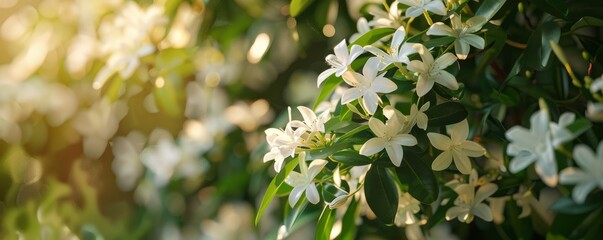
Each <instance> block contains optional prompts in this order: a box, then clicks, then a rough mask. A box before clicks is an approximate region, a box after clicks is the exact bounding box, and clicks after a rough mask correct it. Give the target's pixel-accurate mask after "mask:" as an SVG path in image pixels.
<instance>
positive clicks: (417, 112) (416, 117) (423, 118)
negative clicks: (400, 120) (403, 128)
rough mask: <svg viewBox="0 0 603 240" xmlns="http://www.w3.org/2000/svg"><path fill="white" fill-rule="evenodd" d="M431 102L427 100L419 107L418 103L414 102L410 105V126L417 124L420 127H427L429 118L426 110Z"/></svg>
mask: <svg viewBox="0 0 603 240" xmlns="http://www.w3.org/2000/svg"><path fill="white" fill-rule="evenodd" d="M429 105H430V103H429V102H426V103H424V104H423V106H421V108H420V109H419V108H418V107H417V104H413V105H412V106H410V115H408V124H407V125H408V126H410V127H411V128H412V127H413V126H414V125H417V127H419V128H420V129H423V130H426V129H427V122H428V120H429V119H428V118H427V114H425V111H427V110H428V109H429Z"/></svg>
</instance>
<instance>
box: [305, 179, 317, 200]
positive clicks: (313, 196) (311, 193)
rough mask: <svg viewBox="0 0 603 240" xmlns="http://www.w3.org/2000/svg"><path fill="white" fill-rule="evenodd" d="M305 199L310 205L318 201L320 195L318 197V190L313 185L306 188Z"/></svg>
mask: <svg viewBox="0 0 603 240" xmlns="http://www.w3.org/2000/svg"><path fill="white" fill-rule="evenodd" d="M306 198H307V199H308V201H309V202H310V203H312V204H317V203H318V202H319V201H320V195H318V190H317V189H316V185H314V183H312V184H310V185H308V186H307V187H306Z"/></svg>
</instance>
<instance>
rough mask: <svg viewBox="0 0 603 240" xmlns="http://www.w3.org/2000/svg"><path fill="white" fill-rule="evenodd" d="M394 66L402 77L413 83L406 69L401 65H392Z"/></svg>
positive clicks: (397, 63)
mask: <svg viewBox="0 0 603 240" xmlns="http://www.w3.org/2000/svg"><path fill="white" fill-rule="evenodd" d="M394 65H395V66H396V67H397V68H398V70H400V73H401V74H402V76H404V77H405V78H407V79H408V80H413V81H414V78H413V77H412V75H411V74H410V73H409V72H408V70H406V68H404V66H402V63H399V62H396V63H394Z"/></svg>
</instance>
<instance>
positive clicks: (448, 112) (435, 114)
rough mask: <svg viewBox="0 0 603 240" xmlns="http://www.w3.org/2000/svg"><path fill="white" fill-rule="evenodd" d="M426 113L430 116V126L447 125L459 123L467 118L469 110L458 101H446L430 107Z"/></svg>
mask: <svg viewBox="0 0 603 240" xmlns="http://www.w3.org/2000/svg"><path fill="white" fill-rule="evenodd" d="M425 114H427V117H428V118H429V121H428V123H427V124H428V125H429V126H436V127H437V126H445V125H450V124H454V123H458V122H460V121H463V120H464V119H465V118H467V114H468V113H467V110H466V109H465V107H464V106H463V105H462V104H460V103H457V102H445V103H442V104H439V105H436V106H434V107H431V108H429V109H428V110H427V111H426V112H425Z"/></svg>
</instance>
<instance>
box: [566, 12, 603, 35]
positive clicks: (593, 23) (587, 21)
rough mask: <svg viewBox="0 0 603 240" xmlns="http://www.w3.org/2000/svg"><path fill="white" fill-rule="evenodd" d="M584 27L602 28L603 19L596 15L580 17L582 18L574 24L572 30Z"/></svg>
mask: <svg viewBox="0 0 603 240" xmlns="http://www.w3.org/2000/svg"><path fill="white" fill-rule="evenodd" d="M583 27H599V28H602V27H603V19H600V18H596V17H589V16H586V17H582V18H580V20H578V21H577V22H576V23H574V25H572V28H571V31H572V32H573V31H576V30H578V29H580V28H583Z"/></svg>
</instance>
